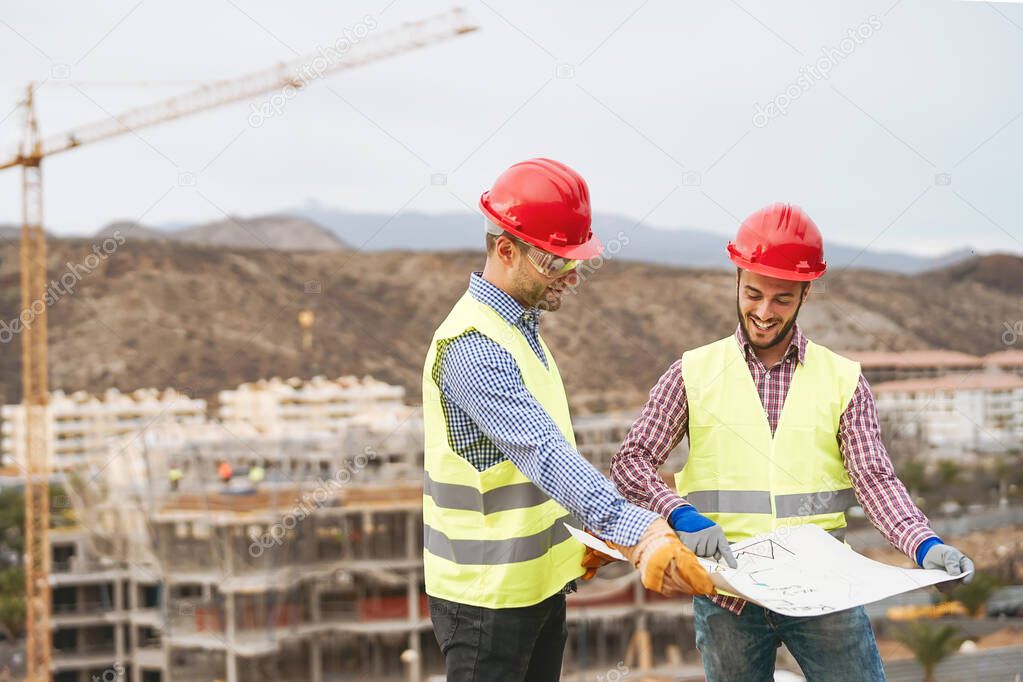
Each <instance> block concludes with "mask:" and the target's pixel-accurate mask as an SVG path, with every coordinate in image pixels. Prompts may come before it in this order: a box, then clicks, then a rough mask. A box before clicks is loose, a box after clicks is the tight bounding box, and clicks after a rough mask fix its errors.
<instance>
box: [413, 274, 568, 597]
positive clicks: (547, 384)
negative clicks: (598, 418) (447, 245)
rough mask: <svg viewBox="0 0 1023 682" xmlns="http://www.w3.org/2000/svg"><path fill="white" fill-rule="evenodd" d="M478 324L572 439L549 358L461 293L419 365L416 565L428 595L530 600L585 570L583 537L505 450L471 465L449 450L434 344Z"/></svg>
mask: <svg viewBox="0 0 1023 682" xmlns="http://www.w3.org/2000/svg"><path fill="white" fill-rule="evenodd" d="M468 332H477V333H480V334H482V335H484V336H486V337H487V338H489V339H490V340H491V341H493V342H494V343H496V344H498V345H499V346H501V347H502V348H503V349H505V350H506V351H508V353H509V354H510V355H511V356H512V359H513V360H514V361H515V363H516V365H517V367H518V370H519V373H520V375H521V376H522V381H523V384H524V385H525V387H526V389H527V390H528V391H529V393H530V394H531V395H532V396H533V397H534V398H535V399H536V400H537V402H539V403H540V405H542V406H543V408H544V409H545V410H546V411H547V414H548V415H550V417H551V419H552V420H553V421H554V423H555V424H556V425H557V426H558V428H559V429H560V430H561V433H562V435H563V436H564V437H565V440H566V441H568V443H569V444H570V445H572V447H575V437H574V435H573V433H572V419H571V415H570V413H569V410H568V400H567V399H566V397H565V389H564V386H563V384H562V382H561V376H560V374H559V373H558V368H557V365H556V364H555V363H554V359H553V358H552V357H551V355H550V351H549V350H548V349H547V345H546V344H545V343H544V342H543V339H541V340H540V346H541V349H542V350H543V352H544V354H545V356H546V358H547V365H546V366H545V365H544V363H543V362H542V361H541V360H540V358H539V357H537V355H536V353H535V352H534V351H533V349H532V348H531V347H530V346H529V343H528V342H527V341H526V338H525V336H523V334H522V332H521V331H520V330H519V329H518V328H516V327H515V326H513V325H509V324H508V323H507V322H506V321H505V320H504V319H503V318H502V317H501V316H500V315H498V314H497V313H496V312H495V311H494V310H493V309H492V308H490V307H489V306H487V305H486V304H483V303H480V302H479V301H477V300H476V299H475V298H473V297H472V296H471V295H470V294H468V293H466V294H465V295H464V296H463V297H462V298H461V300H459V302H458V303H457V304H456V305H455V307H454V308H453V309H452V310H451V313H450V314H449V315H448V317H447V319H445V320H444V322H443V323H442V324H441V325H440V327H439V328H438V329H437V331H436V333H435V334H434V337H433V342H432V343H431V345H430V350H429V352H428V354H427V357H426V364H425V366H424V368H423V434H424V439H425V454H424V466H425V470H426V471H425V478H424V482H423V526H424V534H423V572H424V575H425V582H426V592H427V594H430V595H432V596H434V597H440V598H441V599H447V600H449V601H455V602H458V603H462V604H470V605H473V606H483V607H486V608H514V607H522V606H531V605H533V604H537V603H539V602H541V601H543V600H544V599H547V598H548V597H550V596H551V595H553V594H556V593H557V592H559V591H560V590H561V589H562V588H564V586H565V585H566V584H567V583H569V582H571V581H572V580H574V579H575V578H578V577H579V576H580V575H582V573H583V568H582V566H581V565H580V562H581V561H582V557H583V553H584V547H583V545H582V544H581V543H580V542H578V541H577V540H575V538H573V537H571V536H570V535H569V533H568V531H567V530H566V529H565V526H564V521H568V520H570V518H571V515H570V514H569V513H568V511H567V510H566V509H565V508H564V507H562V506H561V505H560V504H558V503H557V502H556V501H555V500H552V499H551V498H549V497H548V496H547V495H545V494H544V493H543V491H541V490H540V489H539V488H537V487H536V486H535V485H533V483H532V482H530V480H529V479H528V478H527V477H526V476H525V475H524V474H523V473H522V472H521V471H519V470H518V469H517V468H516V467H515V465H514V464H513V463H512V462H511V460H504V461H501V462H499V463H497V464H495V465H493V466H491V467H489V468H488V469H486V470H485V471H477V470H476V469H475V467H473V466H472V465H471V464H469V462H467V461H466V460H465V458H464V457H462V456H461V455H459V454H458V453H456V452H455V451H454V450H452V447H451V442H450V439H449V438H448V429H447V418H446V415H445V414H444V409H443V404H442V400H441V393H440V387H439V385H438V381H439V378H440V377H439V358H440V357H441V356H440V350H441V349H442V348H443V347H444V346H445V345H446V344H447V343H449V342H450V341H452V340H454V339H456V338H458V337H459V336H462V335H463V334H465V333H468Z"/></svg>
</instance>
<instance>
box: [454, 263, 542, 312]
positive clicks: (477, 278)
mask: <svg viewBox="0 0 1023 682" xmlns="http://www.w3.org/2000/svg"><path fill="white" fill-rule="evenodd" d="M469 294H470V295H471V296H472V297H473V298H475V299H476V300H477V301H479V302H480V303H485V304H487V305H488V306H490V307H491V308H493V309H494V310H495V311H496V312H497V314H498V315H500V316H501V319H503V320H504V321H505V322H507V323H508V324H511V325H515V324H518V323H519V322H520V321H522V320H523V319H525V321H527V322H531V323H534V324H535V323H536V322H537V321H539V319H540V313H541V310H540V309H539V308H535V307H534V308H524V307H522V305H521V304H520V303H519V302H518V301H516V300H515V299H514V298H512V297H511V296H510V295H509V294H508V293H507V292H505V291H502V290H501V289H500V288H499V287H496V286H494V285H493V284H491V283H490V282H488V281H487V280H485V279H483V273H482V272H474V273H472V274H471V275H470V276H469Z"/></svg>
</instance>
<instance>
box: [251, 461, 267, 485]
mask: <svg viewBox="0 0 1023 682" xmlns="http://www.w3.org/2000/svg"><path fill="white" fill-rule="evenodd" d="M264 478H266V469H264V468H263V467H261V466H260V465H258V464H254V465H253V466H252V467H251V468H250V469H249V482H250V483H252V485H259V484H260V483H262V482H263V479H264Z"/></svg>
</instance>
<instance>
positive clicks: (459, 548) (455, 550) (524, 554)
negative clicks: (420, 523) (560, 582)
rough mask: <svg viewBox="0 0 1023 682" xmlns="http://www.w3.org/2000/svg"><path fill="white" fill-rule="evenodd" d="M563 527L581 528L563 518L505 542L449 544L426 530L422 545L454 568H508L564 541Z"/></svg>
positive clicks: (437, 533) (570, 518)
mask: <svg viewBox="0 0 1023 682" xmlns="http://www.w3.org/2000/svg"><path fill="white" fill-rule="evenodd" d="M566 523H568V524H571V525H573V526H575V527H576V528H579V527H581V526H580V524H579V522H578V521H577V520H576V519H575V517H573V516H572V515H571V514H565V515H564V516H562V517H561V518H559V519H556V520H555V521H554V523H553V524H551V525H550V526H548V527H547V528H544V529H543V530H542V531H540V532H539V533H534V534H533V535H527V536H525V537H518V538H510V539H507V540H452V539H451V538H449V537H448V536H446V535H445V534H444V533H442V532H441V531H439V530H437V529H435V528H431V527H430V526H425V527H424V528H425V535H424V542H425V545H426V548H427V549H428V550H429V551H430V553H431V554H434V555H435V556H438V557H442V558H444V559H448V560H449V561H453V562H455V563H456V564H483V565H493V564H509V563H513V562H518V561H531V560H533V559H537V558H539V557H542V556H543V555H544V554H546V553H547V551H548V550H550V548H551V547H553V546H554V545H557V544H558V543H560V542H564V541H565V540H567V539H568V538H569V537H571V535H570V533H569V532H568V529H567V528H565V524H566Z"/></svg>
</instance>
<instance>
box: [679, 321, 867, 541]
mask: <svg viewBox="0 0 1023 682" xmlns="http://www.w3.org/2000/svg"><path fill="white" fill-rule="evenodd" d="M859 377H860V367H859V365H858V364H857V363H855V362H853V361H851V360H847V359H846V358H843V357H841V356H839V355H836V354H835V353H833V352H831V351H830V350H828V349H827V348H824V347H823V346H818V345H817V344H815V343H813V342H807V347H806V353H805V356H804V362H803V363H800V364H798V365H797V366H796V369H795V371H794V373H793V377H792V383H791V384H790V386H789V390H788V393H787V394H786V397H785V404H784V406H783V409H782V412H781V416H780V418H779V420H778V424H777V428H776V429H775V432H774V434H773V435H772V433H771V428H770V424H768V422H767V416H766V414H765V413H764V406H763V402H762V401H761V399H760V395H759V393H758V391H757V387H756V385H755V384H754V382H753V377H752V376H751V374H750V371H749V367H748V366H747V364H746V360H745V357H743V351H742V349H741V348H740V346H739V344H738V343H737V341H736V339H735V337H734V336H729V337H727V338H725V339H721V340H720V341H716V342H714V343H712V344H709V345H707V346H703V347H701V348H697V349H695V350H692V351H688V352H686V353H685V355H683V357H682V379H683V382H684V384H685V387H686V396H687V401H688V408H689V443H690V448H689V457H688V459H687V461H686V465H685V467H684V468H683V469H682V471H680V472H678V473H677V474H676V475H675V483H676V488H677V490H678V492H679V494H680V495H681V496H683V497H685V498H686V499H687V500H688V501H689V502H691V503H692V504H693V506H695V507H696V509H697V510H699V511H700V512H701V513H704V514H706V515H707V516H708V517H710V518H711V520H713V521H715V522H717V523H719V524H721V526H722V528H723V529H724V531H725V535H726V536H727V537H728V539H729V540H730V541H732V542H737V541H739V540H744V539H747V538H751V537H755V536H757V535H762V534H764V533H769V532H771V531H773V530H775V529H777V528H780V527H783V526H789V525H792V523H793V522H794V521H795V522H805V523H814V524H816V525H818V526H820V527H822V528H823V529H824V530H826V531H829V532H832V531H839V530H840V529H843V528H844V527H845V525H846V519H845V513H844V512H845V510H846V509H847V508H849V507H850V506H852V505H853V504H855V495H854V494H853V490H852V482H851V481H850V480H849V476H848V474H847V473H846V471H845V466H844V464H843V460H842V454H841V451H840V450H839V446H838V438H837V434H838V425H839V421H840V419H841V415H842V413H843V412H844V411H845V408H846V406H848V404H849V401H850V400H851V399H852V395H853V392H854V391H855V389H856V386H857V384H858V382H859ZM832 534H834V535H836V536H837V535H838V533H837V532H833V533H832Z"/></svg>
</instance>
